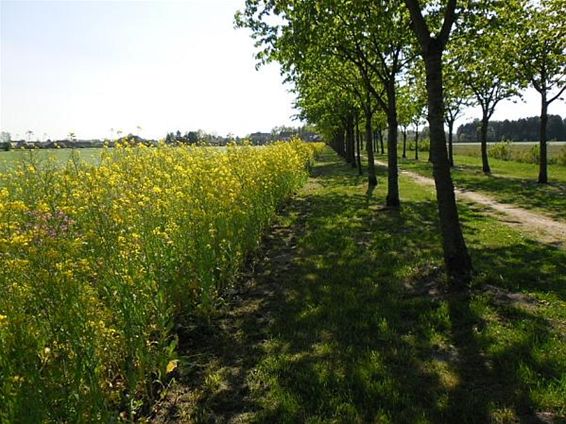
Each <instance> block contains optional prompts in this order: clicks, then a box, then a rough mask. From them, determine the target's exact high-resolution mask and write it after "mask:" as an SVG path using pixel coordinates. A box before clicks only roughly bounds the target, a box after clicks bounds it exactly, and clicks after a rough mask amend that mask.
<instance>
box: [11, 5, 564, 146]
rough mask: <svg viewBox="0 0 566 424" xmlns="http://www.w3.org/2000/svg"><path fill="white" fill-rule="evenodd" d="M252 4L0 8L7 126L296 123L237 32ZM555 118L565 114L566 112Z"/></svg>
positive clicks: (502, 115)
mask: <svg viewBox="0 0 566 424" xmlns="http://www.w3.org/2000/svg"><path fill="white" fill-rule="evenodd" d="M243 2H244V0H185V1H182V0H177V1H166V0H154V1H129V0H122V1H103V0H100V1H80V0H74V1H48V0H43V1H25V0H18V1H6V0H0V25H1V28H0V34H1V43H0V128H1V129H2V130H3V131H9V132H11V133H12V137H13V138H15V136H16V135H18V136H19V137H20V138H24V135H25V132H26V131H27V130H32V131H34V133H35V136H36V137H38V138H43V135H44V134H46V135H47V136H48V137H50V138H62V137H65V136H66V135H67V134H68V133H69V132H70V131H73V132H75V133H76V134H77V136H78V137H79V138H103V137H109V136H110V135H111V133H110V128H114V129H115V130H118V129H120V130H122V131H124V133H127V132H138V131H137V129H136V127H137V126H141V127H142V131H141V135H143V136H144V137H155V138H160V137H164V135H165V133H166V132H168V131H174V130H177V129H179V130H181V131H186V130H192V129H204V130H206V131H209V132H216V133H218V134H220V135H226V134H227V133H234V134H236V135H246V134H249V133H250V132H253V131H268V130H270V129H271V128H272V127H274V126H276V125H282V124H293V122H292V120H291V116H292V115H293V114H294V113H295V111H294V110H293V109H292V102H293V97H292V95H291V94H289V93H288V92H287V88H288V87H284V86H283V84H282V78H281V76H280V75H279V68H278V67H277V66H275V65H272V66H268V67H263V68H261V69H260V70H259V71H256V70H255V59H254V57H253V54H254V47H253V42H252V40H251V39H250V37H249V33H248V31H246V30H235V29H234V28H233V16H234V12H235V11H236V10H237V9H238V8H241V7H242V6H243ZM526 100H527V101H526V103H524V102H519V103H517V104H513V103H509V102H507V103H502V104H501V105H500V107H498V109H497V112H496V113H495V116H494V117H493V119H506V118H508V119H515V118H518V117H523V116H533V115H537V114H538V112H539V107H540V106H539V98H538V95H537V93H536V92H534V93H529V94H528V95H527V96H526ZM550 113H557V114H560V115H562V116H563V117H564V116H566V104H565V103H564V102H560V103H559V102H555V103H554V104H553V105H552V106H551V108H550ZM474 117H479V111H478V110H477V109H472V110H469V111H468V112H467V113H466V115H465V116H464V119H465V120H469V119H472V118H474ZM461 122H463V120H460V122H459V123H461ZM295 124H296V123H295Z"/></svg>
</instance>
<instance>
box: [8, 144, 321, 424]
mask: <svg viewBox="0 0 566 424" xmlns="http://www.w3.org/2000/svg"><path fill="white" fill-rule="evenodd" d="M318 148H320V146H318V145H312V144H305V143H301V142H299V141H292V142H289V143H276V144H274V145H271V146H268V147H262V148H254V147H245V146H244V147H242V146H239V147H236V146H232V147H228V149H227V150H226V151H219V150H216V149H211V148H202V147H180V146H176V147H170V146H165V145H162V146H160V147H157V148H149V147H143V146H138V147H125V146H123V147H119V148H115V149H107V150H105V152H104V154H103V156H102V159H101V164H100V166H96V167H94V166H90V165H86V164H81V163H80V161H78V160H72V161H70V162H69V163H68V164H67V165H66V166H65V167H60V166H55V165H50V164H49V163H44V164H42V165H41V166H40V165H39V164H38V163H36V162H35V161H34V160H33V159H31V160H28V161H26V162H25V163H21V164H20V165H19V166H18V167H17V168H15V169H14V170H12V171H9V172H6V173H3V174H0V263H1V266H0V422H85V423H86V422H89V423H90V422H112V421H116V420H120V419H127V420H132V419H135V417H136V413H139V411H140V409H141V408H142V406H143V405H144V404H145V405H147V404H148V403H149V402H151V401H152V400H153V399H154V398H155V396H156V395H157V393H158V390H159V386H160V382H162V381H164V380H165V378H166V374H167V372H169V371H171V369H172V368H174V366H175V347H176V340H175V337H174V333H173V331H172V329H173V325H174V322H175V320H177V319H179V317H182V316H184V315H185V314H191V313H193V312H196V311H199V312H202V311H205V313H206V310H207V308H211V307H212V306H213V303H214V301H215V299H216V297H217V295H218V294H219V293H220V292H222V290H223V289H224V288H225V287H226V286H228V285H230V284H232V283H233V282H234V279H235V276H237V274H238V270H239V269H240V267H241V265H242V263H243V260H244V257H245V255H246V254H248V253H249V252H251V251H253V250H254V249H255V248H256V247H257V246H258V243H259V240H260V236H261V233H262V230H263V228H264V227H265V226H266V225H267V224H268V223H269V220H270V218H271V217H272V216H273V214H274V212H275V208H276V207H277V205H278V204H279V203H280V202H281V201H282V200H283V199H284V198H285V197H287V196H289V195H290V194H291V193H292V192H293V191H294V190H295V189H297V188H298V187H299V186H300V185H301V184H302V183H303V182H304V181H305V178H306V176H307V172H308V165H309V162H310V161H311V160H312V158H313V156H314V154H315V151H316V150H317V149H318Z"/></svg>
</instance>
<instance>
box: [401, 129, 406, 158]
mask: <svg viewBox="0 0 566 424" xmlns="http://www.w3.org/2000/svg"><path fill="white" fill-rule="evenodd" d="M402 133H403V159H407V128H406V127H403V131H402Z"/></svg>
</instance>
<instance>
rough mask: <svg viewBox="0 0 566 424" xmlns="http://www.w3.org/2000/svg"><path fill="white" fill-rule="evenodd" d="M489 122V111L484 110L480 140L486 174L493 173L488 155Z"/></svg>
mask: <svg viewBox="0 0 566 424" xmlns="http://www.w3.org/2000/svg"><path fill="white" fill-rule="evenodd" d="M488 124H489V118H488V117H487V112H484V113H483V116H482V120H481V130H480V137H481V138H480V142H481V163H482V169H483V172H484V173H485V174H491V169H490V167H489V159H488V157H487V125H488Z"/></svg>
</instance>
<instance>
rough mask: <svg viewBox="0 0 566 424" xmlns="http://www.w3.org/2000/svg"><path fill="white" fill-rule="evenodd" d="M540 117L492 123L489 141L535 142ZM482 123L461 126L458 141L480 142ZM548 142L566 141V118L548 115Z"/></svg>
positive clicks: (457, 135)
mask: <svg viewBox="0 0 566 424" xmlns="http://www.w3.org/2000/svg"><path fill="white" fill-rule="evenodd" d="M540 121H541V120H540V116H532V117H529V118H521V119H517V120H511V121H510V120H508V119H506V120H504V121H491V122H490V123H489V124H488V127H487V141H502V140H509V141H534V140H538V138H539V135H540ZM480 128H481V121H480V120H479V119H476V120H474V121H473V122H468V123H466V124H463V125H460V126H459V127H458V130H457V131H456V138H457V140H458V141H479V140H480V137H479V136H480ZM546 137H547V139H548V140H554V141H566V118H564V119H562V118H561V117H560V116H559V115H548V123H547V126H546Z"/></svg>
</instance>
